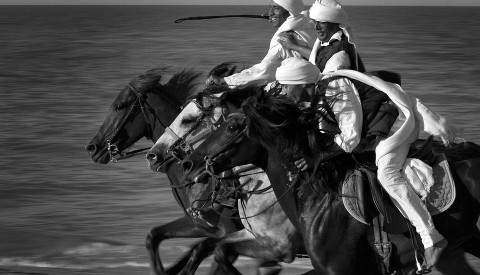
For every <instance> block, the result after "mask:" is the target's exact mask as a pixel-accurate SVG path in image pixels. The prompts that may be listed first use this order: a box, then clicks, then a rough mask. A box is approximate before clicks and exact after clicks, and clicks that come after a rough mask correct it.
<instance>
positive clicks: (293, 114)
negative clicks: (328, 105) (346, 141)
mask: <svg viewBox="0 0 480 275" xmlns="http://www.w3.org/2000/svg"><path fill="white" fill-rule="evenodd" d="M243 92H245V91H243ZM255 92H256V94H257V95H256V96H252V97H249V98H248V99H247V100H246V101H245V102H244V103H243V105H242V109H243V111H244V113H245V116H246V117H247V127H248V132H249V136H250V137H252V138H255V139H258V140H262V139H263V140H268V141H269V142H272V141H273V142H274V144H275V146H276V147H277V149H279V150H282V151H283V152H285V153H287V154H288V155H289V156H291V157H297V156H299V155H304V154H307V155H315V154H317V153H318V152H319V150H320V151H321V150H325V149H326V145H325V144H328V145H330V144H331V142H329V141H330V140H332V137H331V136H330V135H326V134H323V133H321V132H320V131H318V116H319V115H321V114H319V113H318V110H317V105H316V102H318V100H317V99H316V98H314V99H312V103H313V104H312V105H311V106H310V107H309V108H307V109H304V110H301V109H300V108H299V107H298V106H297V105H296V104H295V103H294V102H293V101H292V100H291V99H290V98H289V97H288V96H286V95H274V94H271V93H268V92H265V91H263V90H262V89H259V90H256V91H255Z"/></svg>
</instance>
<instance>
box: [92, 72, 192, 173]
mask: <svg viewBox="0 0 480 275" xmlns="http://www.w3.org/2000/svg"><path fill="white" fill-rule="evenodd" d="M166 71H167V68H154V69H151V70H148V71H147V72H146V73H144V74H142V75H139V76H137V77H135V78H133V79H132V80H131V81H130V82H129V83H128V84H127V85H126V86H125V87H124V88H123V89H122V90H121V91H120V93H119V95H118V96H117V98H116V99H115V100H114V102H113V103H112V104H111V106H110V109H109V111H108V113H107V116H106V118H105V119H104V121H103V123H102V125H101V126H100V128H99V129H98V130H97V133H96V134H95V136H94V137H93V138H92V139H91V140H90V142H89V143H88V144H87V146H86V147H85V149H86V151H87V152H88V154H89V155H90V158H91V160H92V161H94V162H99V163H102V164H106V163H108V162H109V161H111V160H115V159H121V158H125V157H127V156H128V154H126V153H123V150H125V149H126V148H128V147H129V146H131V145H132V144H134V143H135V142H136V141H138V140H139V139H141V138H142V137H147V138H149V139H152V140H155V139H156V138H158V137H159V136H160V135H161V134H162V133H163V131H164V129H165V127H166V125H168V124H169V123H170V122H171V121H172V119H173V117H174V116H175V115H176V114H177V113H178V111H177V110H179V107H180V105H181V102H183V101H184V100H185V98H186V97H187V95H188V94H189V93H191V91H192V90H193V88H194V80H196V79H197V78H198V76H199V74H197V73H193V72H192V71H183V72H181V73H178V74H176V75H174V76H173V77H172V78H171V79H170V80H169V81H168V82H167V83H165V84H161V83H160V80H161V78H162V76H163V74H164V73H165V72H166Z"/></svg>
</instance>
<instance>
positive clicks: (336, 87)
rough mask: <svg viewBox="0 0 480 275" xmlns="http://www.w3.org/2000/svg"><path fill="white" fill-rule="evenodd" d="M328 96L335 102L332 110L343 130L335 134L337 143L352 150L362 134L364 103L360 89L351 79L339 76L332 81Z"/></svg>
mask: <svg viewBox="0 0 480 275" xmlns="http://www.w3.org/2000/svg"><path fill="white" fill-rule="evenodd" d="M326 97H327V100H328V101H329V102H335V103H334V105H333V107H332V111H333V113H334V114H335V118H336V119H337V122H338V127H339V129H340V131H341V133H339V134H337V135H335V143H337V144H338V146H340V147H341V148H342V149H343V150H344V151H345V152H352V150H353V149H355V147H356V146H357V145H358V143H359V142H360V136H361V134H362V119H363V117H362V105H361V102H360V97H359V95H358V91H357V90H356V89H355V86H354V85H353V83H352V82H350V80H348V79H347V78H339V79H335V80H332V81H330V83H329V85H328V88H327V91H326ZM332 100H333V101H332Z"/></svg>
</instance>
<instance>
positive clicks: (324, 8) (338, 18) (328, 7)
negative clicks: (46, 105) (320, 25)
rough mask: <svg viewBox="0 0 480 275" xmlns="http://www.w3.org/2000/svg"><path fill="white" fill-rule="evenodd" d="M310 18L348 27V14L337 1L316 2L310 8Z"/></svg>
mask: <svg viewBox="0 0 480 275" xmlns="http://www.w3.org/2000/svg"><path fill="white" fill-rule="evenodd" d="M310 18H312V19H313V20H315V21H320V22H330V23H337V24H341V25H348V15H347V12H346V11H345V10H344V9H342V5H340V3H338V2H337V1H335V0H316V1H315V3H313V5H312V7H311V8H310Z"/></svg>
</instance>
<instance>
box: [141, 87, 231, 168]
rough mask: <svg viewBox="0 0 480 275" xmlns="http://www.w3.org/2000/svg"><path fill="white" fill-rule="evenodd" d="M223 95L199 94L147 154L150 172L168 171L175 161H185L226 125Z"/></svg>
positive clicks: (189, 101) (187, 104)
mask: <svg viewBox="0 0 480 275" xmlns="http://www.w3.org/2000/svg"><path fill="white" fill-rule="evenodd" d="M218 96H219V95H210V94H205V93H199V94H198V95H197V96H196V97H194V98H191V99H190V100H188V101H187V103H186V104H185V105H184V106H183V107H182V110H181V112H180V113H179V114H178V115H177V117H176V118H175V119H174V120H173V122H172V123H171V124H170V125H169V126H168V127H167V128H166V131H165V133H164V134H162V135H161V136H160V137H159V138H158V140H157V141H156V142H155V144H154V145H153V147H152V148H150V150H149V151H148V152H147V160H148V162H149V165H150V169H151V170H153V171H156V172H165V169H166V165H167V164H168V163H170V161H172V160H177V161H181V160H183V159H184V158H185V157H186V156H187V155H189V154H190V152H191V151H192V150H193V149H195V148H196V147H197V146H198V144H200V143H201V142H202V141H203V139H205V137H206V136H207V135H208V134H209V133H210V132H211V131H213V130H214V129H215V128H216V127H218V125H219V124H220V123H222V122H223V110H222V107H221V106H220V105H218V102H219V98H218Z"/></svg>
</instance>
